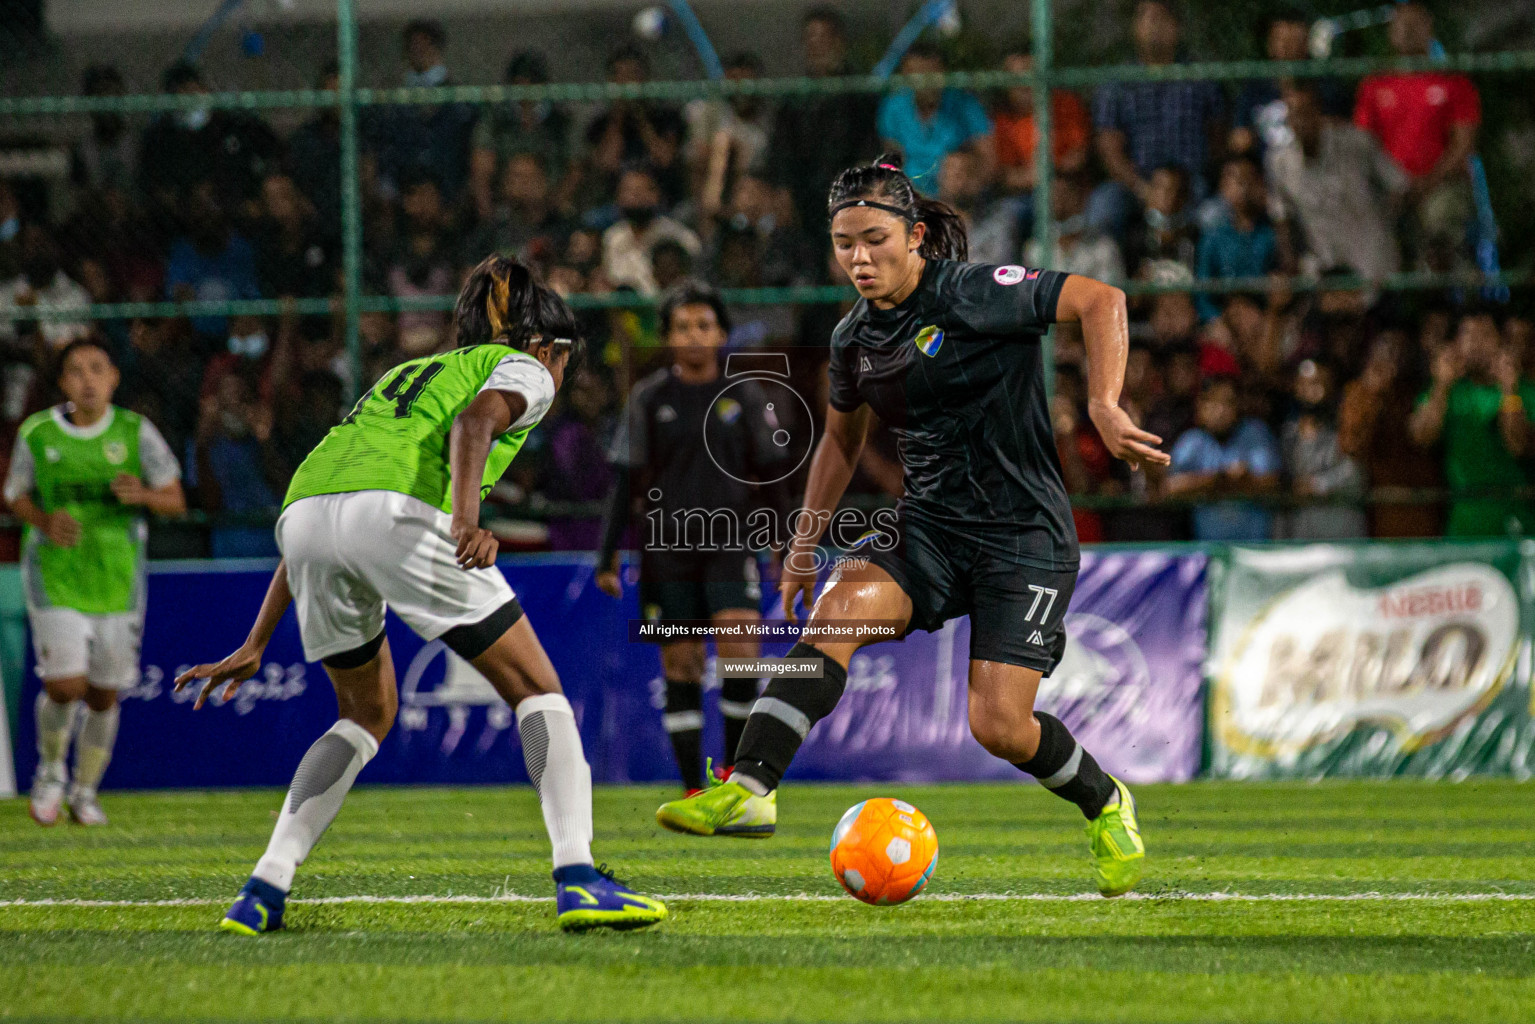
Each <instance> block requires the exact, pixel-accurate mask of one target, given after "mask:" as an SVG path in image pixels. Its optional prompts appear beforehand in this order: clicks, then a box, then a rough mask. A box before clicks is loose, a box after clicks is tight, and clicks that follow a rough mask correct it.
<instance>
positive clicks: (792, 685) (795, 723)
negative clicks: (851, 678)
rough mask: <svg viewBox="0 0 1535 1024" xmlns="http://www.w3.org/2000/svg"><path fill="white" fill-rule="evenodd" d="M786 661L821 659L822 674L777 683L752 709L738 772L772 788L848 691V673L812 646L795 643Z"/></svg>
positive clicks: (743, 737)
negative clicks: (814, 727) (814, 728)
mask: <svg viewBox="0 0 1535 1024" xmlns="http://www.w3.org/2000/svg"><path fill="white" fill-rule="evenodd" d="M786 657H788V658H817V659H819V660H820V661H821V665H822V675H821V677H820V678H819V679H800V678H782V677H781V678H777V679H774V680H773V681H772V682H770V683H768V685H767V689H766V690H763V691H762V697H761V699H759V700H758V701H757V703H756V704H754V705H753V706H752V713H751V717H750V718H748V719H747V720H746V728H745V730H743V731H742V733H741V745H740V748H739V749H738V750H737V751H736V755H737V756H736V774H738V775H745V776H748V777H750V778H752V779H755V780H756V781H757V782H760V783H761V784H762V785H763V786H765V787H766V788H767V789H768V790H774V789H777V788H778V783H779V782H781V781H782V780H783V773H784V772H786V771H788V770H789V762H790V761H793V760H794V755H795V754H796V753H797V752H798V751H799V745H800V744H801V743H803V742H805V737H806V736H808V735H809V734H810V728H811V726H813V725H815V724H816V723H817V722H819V721H820V720H821V719H823V718H825V717H826V716H827V715H829V714H831V713H832V709H834V708H835V707H836V706H837V701H839V700H841V699H842V691H843V690H844V689H846V688H847V669H845V668H843V667H842V666H841V665H839V664H837V663H836V662H835V661H833V660H832V659H831V658H828V657H827V656H826V655H824V654H822V653H821V652H820V651H818V650H816V649H815V648H814V647H811V646H810V645H809V644H807V643H804V642H803V641H801V642H800V643H797V644H795V645H794V647H793V648H792V649H791V650H790V651H789V653H788V654H787V655H786Z"/></svg>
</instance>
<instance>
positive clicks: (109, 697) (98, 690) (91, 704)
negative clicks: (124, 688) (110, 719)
mask: <svg viewBox="0 0 1535 1024" xmlns="http://www.w3.org/2000/svg"><path fill="white" fill-rule="evenodd" d="M84 698H85V706H86V707H88V708H90V709H91V710H92V711H110V710H112V708H114V707H116V706H117V691H116V690H107V689H103V688H102V687H99V686H92V685H90V684H87V685H86V687H85V694H84Z"/></svg>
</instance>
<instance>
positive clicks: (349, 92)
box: [336, 0, 363, 405]
mask: <svg viewBox="0 0 1535 1024" xmlns="http://www.w3.org/2000/svg"><path fill="white" fill-rule="evenodd" d="M336 47H337V51H338V52H337V55H336V57H337V60H336V63H337V66H338V68H339V70H340V79H341V83H340V91H339V92H338V94H337V96H336V102H337V103H339V104H340V106H341V264H342V276H343V279H344V280H343V283H342V302H343V305H344V308H345V311H346V358H347V365H348V366H349V367H350V368H351V377H352V379H351V381H350V383H349V384H348V386H347V396H346V400H347V404H349V405H350V404H351V403H353V402H355V401H357V396H358V395H359V394H360V393H361V392H362V389H363V379H362V374H363V367H362V346H361V342H360V340H359V337H358V331H357V318H358V300H359V299H360V298H361V297H362V200H361V196H360V193H359V189H358V181H357V91H356V90H357V19H356V16H355V12H354V9H353V0H336Z"/></svg>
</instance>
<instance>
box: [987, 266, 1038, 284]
mask: <svg viewBox="0 0 1535 1024" xmlns="http://www.w3.org/2000/svg"><path fill="white" fill-rule="evenodd" d="M1038 276H1039V271H1037V270H1030V269H1029V268H1028V267H1020V266H1017V265H1011V264H1010V265H1008V266H1005V267H998V268H997V269H996V270H994V271H992V272H991V279H992V280H993V281H995V282H997V284H1000V285H1009V284H1017V283H1018V282H1019V281H1032V280H1034V279H1035V278H1036V277H1038Z"/></svg>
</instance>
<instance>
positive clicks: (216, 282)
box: [165, 182, 261, 344]
mask: <svg viewBox="0 0 1535 1024" xmlns="http://www.w3.org/2000/svg"><path fill="white" fill-rule="evenodd" d="M187 207H188V208H187V211H186V214H187V215H186V218H185V220H186V224H187V234H186V235H184V236H183V237H181V238H178V239H176V240H175V241H174V242H172V243H171V251H170V258H169V260H168V261H167V262H166V266H165V294H166V297H167V298H169V299H172V300H174V301H177V302H192V301H197V302H223V301H226V300H229V299H259V298H261V289H260V286H259V285H258V284H257V278H256V255H255V251H254V250H253V249H251V245H250V243H249V242H247V241H246V240H245V239H244V238H243V237H241V236H240V235H239V234H237V233H236V232H235V231H234V230H233V229H232V228H231V227H230V226H229V220H228V218H226V217H225V216H224V211H223V209H221V208H220V206H219V204H218V202H217V201H216V200H215V199H214V193H213V185H212V184H211V183H209V182H203V183H202V184H201V185H199V186H197V188H195V189H193V191H192V194H191V196H190V197H188V201H187ZM192 327H193V329H194V330H196V331H197V333H198V334H199V335H200V336H201V337H202V338H203V339H204V340H205V341H211V342H212V343H214V344H217V343H220V342H222V341H223V340H224V336H225V333H226V330H227V328H228V322H227V321H226V320H225V318H224V317H221V316H195V317H193V318H192Z"/></svg>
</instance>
